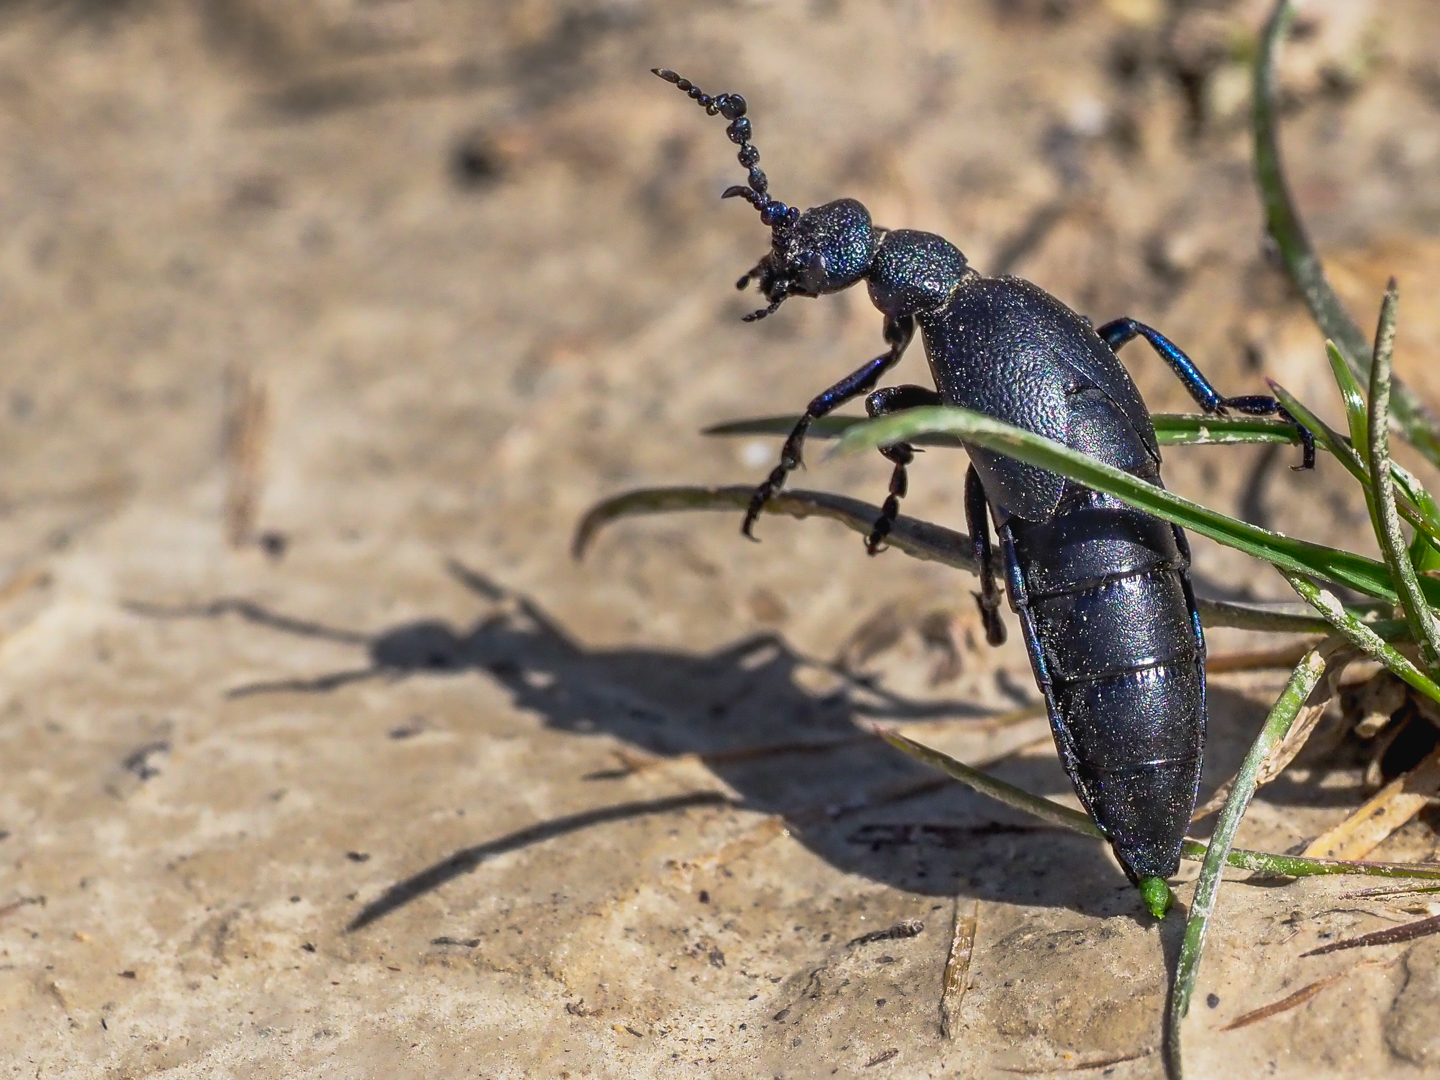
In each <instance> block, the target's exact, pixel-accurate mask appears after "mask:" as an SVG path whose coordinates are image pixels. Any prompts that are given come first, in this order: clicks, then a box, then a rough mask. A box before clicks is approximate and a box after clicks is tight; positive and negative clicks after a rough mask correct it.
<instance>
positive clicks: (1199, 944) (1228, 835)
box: [1165, 638, 1342, 1077]
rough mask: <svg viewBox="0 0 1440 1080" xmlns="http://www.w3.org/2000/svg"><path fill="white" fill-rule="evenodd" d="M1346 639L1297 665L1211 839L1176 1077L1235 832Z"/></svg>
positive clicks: (1173, 1026)
mask: <svg viewBox="0 0 1440 1080" xmlns="http://www.w3.org/2000/svg"><path fill="white" fill-rule="evenodd" d="M1341 640H1342V639H1340V638H1331V639H1330V640H1329V641H1327V642H1326V643H1325V644H1324V645H1322V646H1319V647H1317V648H1314V649H1311V650H1310V651H1309V652H1307V653H1306V654H1305V656H1304V657H1303V658H1302V659H1301V661H1300V663H1299V664H1297V665H1296V666H1295V670H1294V672H1293V673H1292V674H1291V676H1290V681H1289V683H1287V684H1286V686H1285V690H1284V691H1283V692H1282V693H1281V695H1280V697H1279V698H1278V699H1277V700H1276V702H1275V705H1274V707H1273V708H1271V710H1270V715H1269V716H1268V717H1266V719H1265V726H1264V727H1262V728H1261V729H1260V734H1259V735H1258V736H1257V737H1256V739H1255V742H1254V743H1253V744H1252V745H1251V747H1250V752H1249V753H1247V754H1246V755H1245V761H1244V763H1243V764H1242V765H1241V766H1240V771H1239V773H1237V774H1236V776H1235V782H1234V785H1233V786H1232V787H1231V789H1230V797H1229V798H1228V799H1226V800H1225V807H1224V809H1223V810H1221V811H1220V819H1219V821H1217V822H1216V824H1215V833H1214V835H1213V836H1212V837H1211V838H1210V846H1209V849H1208V850H1207V851H1206V852H1205V859H1204V862H1202V863H1201V864H1200V876H1199V878H1198V879H1197V880H1196V882H1195V896H1194V899H1192V900H1191V902H1190V917H1189V918H1188V919H1187V920H1186V922H1185V937H1184V940H1183V941H1182V943H1181V946H1180V961H1179V963H1178V964H1177V965H1176V969H1175V985H1174V986H1173V987H1171V990H1170V1017H1169V1023H1168V1025H1167V1030H1166V1039H1165V1051H1166V1059H1167V1064H1168V1066H1169V1068H1170V1071H1171V1075H1172V1076H1176V1077H1178V1076H1180V1073H1181V1059H1180V1026H1181V1021H1183V1020H1184V1019H1185V1014H1186V1013H1188V1012H1189V1011H1190V995H1191V994H1192V993H1193V991H1194V989H1195V979H1196V977H1197V976H1198V975H1199V974H1200V957H1201V954H1202V953H1203V951H1204V948H1205V934H1206V931H1207V930H1208V929H1209V926H1210V916H1211V915H1212V914H1214V912H1215V901H1216V899H1217V898H1218V896H1219V895H1220V874H1221V871H1222V870H1223V869H1224V866H1225V863H1226V857H1227V856H1228V855H1229V854H1230V848H1231V845H1232V844H1233V843H1234V840H1235V831H1236V830H1237V829H1238V828H1239V827H1240V819H1241V818H1242V817H1244V816H1245V810H1246V808H1247V807H1248V806H1249V805H1250V799H1251V796H1253V795H1254V794H1255V783H1256V776H1257V775H1258V774H1259V771H1260V766H1261V764H1262V763H1263V762H1264V761H1265V758H1266V756H1267V755H1268V754H1269V753H1270V750H1271V748H1273V747H1274V746H1275V744H1276V743H1278V742H1279V741H1280V740H1281V739H1283V738H1284V737H1285V733H1286V732H1287V731H1289V730H1290V725H1291V724H1292V723H1294V722H1295V716H1296V714H1297V713H1298V712H1299V711H1300V706H1302V705H1303V704H1305V699H1306V698H1308V697H1309V696H1310V692H1311V691H1312V690H1314V689H1315V687H1316V685H1317V684H1318V683H1319V682H1320V678H1321V676H1322V675H1324V674H1325V661H1326V656H1327V655H1328V652H1329V651H1332V650H1333V649H1335V648H1336V647H1338V645H1339V644H1340V642H1341Z"/></svg>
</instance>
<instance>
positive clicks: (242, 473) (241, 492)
mask: <svg viewBox="0 0 1440 1080" xmlns="http://www.w3.org/2000/svg"><path fill="white" fill-rule="evenodd" d="M225 398H226V402H225V405H226V408H225V432H224V436H225V438H224V449H225V462H226V465H227V467H228V470H229V474H230V475H229V484H228V487H227V489H226V492H225V538H226V540H227V541H228V542H229V544H230V546H231V547H233V548H239V547H244V546H245V545H246V544H248V543H249V542H250V539H251V537H253V536H254V535H255V520H256V518H257V517H258V515H259V511H260V488H261V482H262V480H263V473H264V465H265V441H266V436H267V435H268V433H269V422H268V421H269V399H268V395H267V393H266V390H265V383H264V382H263V381H262V380H261V378H260V377H259V376H258V375H256V374H255V373H254V372H253V371H251V370H250V369H249V368H247V367H243V366H236V367H232V368H230V369H229V370H228V371H227V372H226V378H225Z"/></svg>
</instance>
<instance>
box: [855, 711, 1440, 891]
mask: <svg viewBox="0 0 1440 1080" xmlns="http://www.w3.org/2000/svg"><path fill="white" fill-rule="evenodd" d="M873 730H874V731H875V734H877V735H879V736H880V738H882V739H884V740H885V741H886V742H888V743H889V744H890V745H891V746H893V747H895V749H897V750H900V751H902V752H904V753H906V754H909V755H910V756H911V757H913V758H915V759H916V760H917V761H923V762H924V763H925V764H927V765H931V766H933V767H934V768H937V769H939V770H940V771H941V772H943V773H945V774H946V775H948V776H950V777H951V778H952V779H955V780H958V781H960V783H962V784H964V785H965V786H966V787H968V788H970V789H972V790H974V791H978V792H979V793H980V794H981V795H987V796H989V797H990V798H992V799H995V800H997V801H998V802H1002V803H1004V804H1005V805H1006V806H1009V807H1011V808H1012V809H1015V810H1019V811H1020V812H1021V813H1025V814H1030V815H1031V816H1033V817H1038V818H1039V819H1040V820H1041V821H1046V822H1049V823H1050V824H1052V825H1058V826H1060V828H1062V829H1068V830H1069V831H1071V832H1074V833H1079V834H1080V835H1081V836H1089V837H1094V838H1096V839H1100V838H1101V834H1100V830H1099V829H1098V828H1097V827H1096V825H1095V823H1094V822H1093V821H1091V820H1090V818H1089V817H1088V816H1087V815H1085V814H1084V813H1082V812H1080V811H1079V810H1072V809H1071V808H1070V807H1068V806H1062V805H1060V804H1059V803H1057V802H1052V801H1051V800H1049V799H1046V798H1042V797H1041V796H1039V795H1032V794H1030V792H1028V791H1025V790H1024V789H1023V788H1018V787H1016V786H1015V785H1014V784H1009V783H1006V782H1005V781H1004V780H1001V779H999V778H997V777H994V776H991V775H990V774H989V773H986V772H982V771H981V770H979V769H976V768H974V767H972V766H970V765H966V764H965V763H964V762H961V761H956V760H955V759H954V758H952V757H951V756H950V755H949V754H945V753H942V752H941V751H939V750H936V749H935V748H934V747H930V746H926V745H924V744H923V743H918V742H916V741H915V740H914V739H909V738H906V737H905V736H904V735H901V734H900V733H899V732H896V731H892V730H890V729H888V728H883V727H878V726H877V727H876V728H874V729H873ZM1207 850H1208V847H1207V845H1205V844H1204V843H1202V842H1201V841H1199V840H1189V839H1187V840H1186V841H1185V842H1184V843H1183V844H1181V845H1180V857H1181V858H1182V859H1185V860H1187V861H1188V862H1202V861H1203V860H1204V858H1205V853H1206V851H1207ZM1225 862H1226V863H1227V864H1228V865H1230V866H1233V867H1235V868H1236V869H1237V870H1254V871H1257V872H1258V873H1261V874H1265V875H1267V876H1272V877H1296V878H1298V877H1323V876H1329V875H1333V874H1359V875H1364V876H1367V877H1384V878H1411V879H1417V878H1418V879H1422V880H1428V881H1434V880H1440V864H1437V863H1372V862H1354V861H1345V860H1342V859H1307V858H1304V857H1302V856H1299V855H1272V854H1270V853H1269V852H1266V851H1249V850H1247V849H1245V848H1231V849H1230V851H1229V853H1228V854H1227V855H1226V856H1225Z"/></svg>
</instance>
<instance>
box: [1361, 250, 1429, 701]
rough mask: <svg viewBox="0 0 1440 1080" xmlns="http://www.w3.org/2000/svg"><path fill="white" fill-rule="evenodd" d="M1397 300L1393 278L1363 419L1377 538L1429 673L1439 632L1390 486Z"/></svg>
mask: <svg viewBox="0 0 1440 1080" xmlns="http://www.w3.org/2000/svg"><path fill="white" fill-rule="evenodd" d="M1399 302H1400V294H1399V290H1398V289H1397V287H1396V285H1395V279H1394V278H1391V279H1390V284H1389V287H1388V288H1386V290H1385V300H1384V302H1383V303H1382V304H1381V305H1380V325H1379V328H1378V329H1377V330H1376V332H1375V355H1374V356H1373V357H1372V359H1371V361H1370V408H1369V412H1368V414H1367V416H1366V435H1367V437H1368V443H1369V445H1368V449H1369V452H1370V478H1371V482H1372V483H1373V484H1374V487H1375V499H1374V502H1375V511H1376V518H1377V520H1376V527H1375V536H1376V539H1378V540H1379V541H1380V550H1381V551H1382V552H1383V553H1384V555H1385V563H1386V565H1388V566H1389V567H1390V576H1391V577H1392V578H1394V579H1395V583H1396V585H1397V586H1398V588H1399V591H1400V607H1401V610H1402V611H1404V613H1405V621H1406V622H1407V623H1408V624H1409V626H1410V636H1411V637H1412V638H1414V639H1415V640H1416V641H1417V642H1419V644H1420V666H1421V667H1422V668H1424V669H1425V671H1426V673H1427V674H1430V675H1433V674H1434V673H1435V671H1436V670H1437V658H1440V628H1437V627H1436V625H1435V617H1434V616H1433V615H1432V614H1431V612H1430V605H1429V604H1427V603H1426V602H1425V597H1424V595H1423V594H1422V593H1421V592H1420V580H1419V578H1418V577H1417V576H1416V574H1415V566H1414V564H1413V563H1411V561H1410V552H1409V549H1408V546H1407V545H1406V543H1405V537H1404V536H1403V535H1402V534H1401V532H1400V513H1399V511H1398V510H1397V509H1396V508H1395V488H1394V485H1393V484H1391V482H1390V437H1389V436H1390V432H1389V413H1390V383H1391V380H1390V365H1391V360H1392V358H1393V355H1394V351H1395V308H1396V305H1397V304H1398V303H1399Z"/></svg>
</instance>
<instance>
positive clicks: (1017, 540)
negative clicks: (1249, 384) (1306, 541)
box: [1000, 486, 1205, 880]
mask: <svg viewBox="0 0 1440 1080" xmlns="http://www.w3.org/2000/svg"><path fill="white" fill-rule="evenodd" d="M1000 533H1001V540H1002V544H1003V546H1004V549H1005V552H1006V562H1007V567H1008V570H1009V573H1008V575H1007V576H1008V577H1009V590H1010V600H1011V603H1012V605H1013V606H1014V607H1015V609H1016V610H1017V611H1018V612H1019V614H1020V621H1021V625H1022V627H1023V629H1024V633H1025V642H1026V645H1027V646H1028V648H1029V652H1030V662H1031V666H1032V667H1033V669H1034V672H1035V680H1036V683H1037V684H1038V686H1039V687H1040V690H1041V692H1042V693H1043V694H1044V695H1045V699H1046V703H1047V705H1048V707H1049V712H1050V721H1051V726H1052V728H1053V730H1054V734H1055V742H1056V745H1057V746H1058V747H1059V749H1060V753H1061V758H1062V760H1063V762H1064V764H1065V768H1066V772H1068V773H1069V774H1070V778H1071V780H1072V781H1073V782H1074V784H1075V790H1076V792H1077V793H1078V794H1079V796H1080V798H1081V800H1082V801H1083V802H1084V803H1085V805H1086V808H1087V809H1089V811H1090V813H1091V816H1092V817H1093V818H1094V819H1095V821H1096V824H1098V825H1099V826H1100V828H1101V830H1102V831H1103V832H1104V833H1105V835H1106V836H1107V837H1108V838H1109V840H1110V843H1111V845H1112V846H1113V847H1114V849H1115V853H1116V855H1117V857H1118V858H1119V859H1120V863H1121V865H1122V866H1124V868H1125V871H1126V873H1127V874H1129V875H1130V876H1131V877H1133V878H1135V879H1137V880H1138V879H1140V878H1145V877H1162V878H1163V877H1169V876H1170V875H1171V874H1173V873H1174V872H1175V870H1176V868H1177V867H1178V866H1179V862H1180V843H1181V841H1182V840H1183V839H1184V837H1185V832H1186V829H1187V827H1188V826H1189V823H1190V813H1191V810H1192V809H1193V807H1194V805H1195V794H1196V791H1197V789H1198V786H1199V782H1200V765H1201V752H1202V749H1203V746H1204V733H1205V645H1204V638H1203V637H1202V636H1201V633H1200V628H1199V623H1198V621H1197V619H1196V617H1195V605H1194V600H1193V598H1192V596H1191V593H1190V586H1189V582H1188V580H1187V577H1186V570H1187V567H1188V564H1189V557H1188V551H1187V550H1186V549H1185V546H1184V540H1183V537H1182V536H1181V535H1180V534H1179V533H1178V532H1177V530H1175V529H1173V528H1172V527H1171V526H1169V525H1167V524H1166V523H1164V522H1162V521H1160V520H1158V519H1156V518H1153V517H1150V516H1149V515H1147V514H1143V513H1141V512H1139V511H1137V510H1133V509H1130V508H1128V507H1126V506H1124V505H1123V504H1121V503H1119V502H1118V501H1116V500H1113V499H1110V498H1108V497H1107V496H1104V495H1099V494H1097V493H1095V492H1092V491H1088V490H1086V489H1083V488H1078V487H1074V486H1071V487H1070V488H1069V490H1067V492H1066V495H1065V498H1064V499H1063V500H1062V503H1061V506H1060V508H1059V510H1058V512H1057V513H1056V515H1055V516H1054V517H1052V518H1050V519H1049V520H1047V521H1044V522H1038V523H1031V522H1026V521H1022V520H1020V519H1018V518H1011V519H1010V520H1009V521H1007V522H1006V523H1005V524H1004V525H1003V526H1002V527H1001V530H1000Z"/></svg>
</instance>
